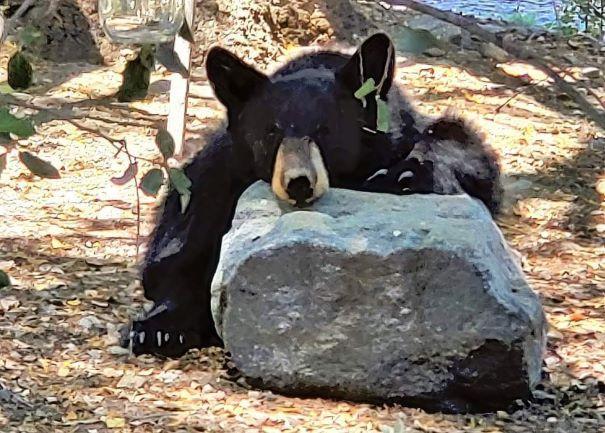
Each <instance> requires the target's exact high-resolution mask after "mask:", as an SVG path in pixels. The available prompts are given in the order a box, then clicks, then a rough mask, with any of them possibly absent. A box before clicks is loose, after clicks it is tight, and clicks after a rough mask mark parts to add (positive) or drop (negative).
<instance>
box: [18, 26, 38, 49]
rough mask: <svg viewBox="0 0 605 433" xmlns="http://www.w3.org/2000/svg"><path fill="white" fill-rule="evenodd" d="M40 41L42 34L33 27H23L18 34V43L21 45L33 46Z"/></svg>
mask: <svg viewBox="0 0 605 433" xmlns="http://www.w3.org/2000/svg"><path fill="white" fill-rule="evenodd" d="M41 40H42V32H41V31H40V29H38V28H37V27H35V26H32V25H28V26H25V27H24V28H23V29H22V30H21V31H20V32H19V41H20V42H21V44H22V45H25V46H30V45H35V44H37V43H38V42H41Z"/></svg>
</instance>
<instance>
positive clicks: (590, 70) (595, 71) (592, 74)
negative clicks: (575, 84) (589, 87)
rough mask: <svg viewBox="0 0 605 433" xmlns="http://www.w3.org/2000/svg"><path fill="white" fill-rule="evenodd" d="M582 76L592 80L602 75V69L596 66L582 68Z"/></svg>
mask: <svg viewBox="0 0 605 433" xmlns="http://www.w3.org/2000/svg"><path fill="white" fill-rule="evenodd" d="M582 77H583V78H588V79H591V80H594V79H597V78H599V77H601V70H600V69H599V68H595V67H594V66H589V67H587V68H584V69H582Z"/></svg>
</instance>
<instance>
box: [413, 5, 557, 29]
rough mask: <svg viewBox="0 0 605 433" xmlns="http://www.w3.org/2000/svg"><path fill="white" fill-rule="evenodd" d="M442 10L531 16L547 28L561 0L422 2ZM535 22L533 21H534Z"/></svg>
mask: <svg viewBox="0 0 605 433" xmlns="http://www.w3.org/2000/svg"><path fill="white" fill-rule="evenodd" d="M421 2H422V3H426V4H428V5H431V6H434V7H436V8H439V9H442V10H449V11H452V12H462V13H464V14H465V15H475V16H477V17H481V18H503V19H507V18H508V19H510V18H511V17H512V16H513V14H515V13H520V14H523V15H531V16H533V17H534V18H535V22H534V23H533V24H535V25H540V26H545V25H548V24H551V23H554V22H556V14H555V10H554V5H555V4H557V5H559V6H560V0H421ZM532 21H533V20H532Z"/></svg>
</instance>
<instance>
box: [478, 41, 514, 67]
mask: <svg viewBox="0 0 605 433" xmlns="http://www.w3.org/2000/svg"><path fill="white" fill-rule="evenodd" d="M479 52H480V53H481V55H482V56H483V57H487V58H488V59H493V60H495V61H497V62H506V61H508V59H509V55H508V53H507V52H506V51H504V50H503V49H502V48H500V47H499V46H497V45H495V44H492V43H491V42H486V43H483V44H481V45H480V47H479Z"/></svg>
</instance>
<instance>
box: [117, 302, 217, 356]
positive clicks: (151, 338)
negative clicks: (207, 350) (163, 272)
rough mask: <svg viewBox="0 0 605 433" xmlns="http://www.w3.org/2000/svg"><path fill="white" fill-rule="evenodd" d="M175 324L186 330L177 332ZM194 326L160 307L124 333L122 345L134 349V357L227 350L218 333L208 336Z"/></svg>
mask: <svg viewBox="0 0 605 433" xmlns="http://www.w3.org/2000/svg"><path fill="white" fill-rule="evenodd" d="M174 324H182V325H184V327H183V328H180V329H175V328H174V327H173V326H174ZM170 325H172V326H170ZM187 325H189V326H187ZM191 325H192V324H191V323H188V324H187V323H184V320H183V316H182V315H181V316H179V314H177V311H174V310H173V309H172V308H168V307H166V306H164V304H160V305H159V306H157V307H155V308H153V309H152V310H151V311H150V312H149V313H148V314H147V315H146V317H144V318H142V319H141V320H135V321H133V322H132V323H131V324H130V325H127V326H124V327H123V328H122V329H121V330H120V345H121V346H122V347H124V348H130V349H131V351H132V353H133V354H134V355H142V354H145V353H148V354H152V355H159V356H165V357H170V358H178V357H180V356H183V355H184V354H185V353H186V352H187V351H188V350H189V349H193V348H204V347H211V346H218V347H222V346H223V343H222V341H221V340H220V339H219V338H218V336H217V335H216V333H214V332H212V333H210V332H204V330H203V329H202V328H201V327H197V326H195V327H194V326H191ZM211 325H212V329H214V325H213V324H211Z"/></svg>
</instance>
